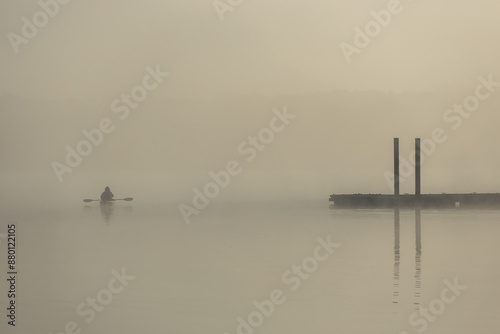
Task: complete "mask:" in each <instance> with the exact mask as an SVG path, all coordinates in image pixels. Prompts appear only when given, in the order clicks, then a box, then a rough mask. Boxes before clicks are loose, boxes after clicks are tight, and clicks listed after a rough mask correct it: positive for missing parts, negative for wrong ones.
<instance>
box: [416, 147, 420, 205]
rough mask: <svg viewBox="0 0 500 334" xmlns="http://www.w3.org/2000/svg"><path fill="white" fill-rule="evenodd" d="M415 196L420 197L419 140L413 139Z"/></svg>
mask: <svg viewBox="0 0 500 334" xmlns="http://www.w3.org/2000/svg"><path fill="white" fill-rule="evenodd" d="M415 195H416V196H419V195H420V138H415Z"/></svg>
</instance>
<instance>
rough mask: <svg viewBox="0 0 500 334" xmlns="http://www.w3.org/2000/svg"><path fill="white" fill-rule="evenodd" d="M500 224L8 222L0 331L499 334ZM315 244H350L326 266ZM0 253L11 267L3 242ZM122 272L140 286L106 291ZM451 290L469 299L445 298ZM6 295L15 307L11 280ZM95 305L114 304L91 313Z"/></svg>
mask: <svg viewBox="0 0 500 334" xmlns="http://www.w3.org/2000/svg"><path fill="white" fill-rule="evenodd" d="M499 218H500V212H498V211H457V210H448V211H421V212H415V211H410V210H401V211H400V212H399V213H398V212H394V211H391V210H333V209H331V208H329V206H328V203H246V204H233V205H229V204H218V205H213V206H211V207H209V208H207V209H206V210H204V211H203V212H201V214H200V215H199V216H194V217H193V219H192V223H191V224H190V225H186V224H185V223H184V222H183V220H182V217H181V215H180V213H179V211H178V209H177V207H176V206H174V205H146V204H141V203H133V204H130V205H129V203H125V202H124V203H117V205H115V207H114V208H112V209H105V210H102V209H101V208H100V207H99V205H98V204H94V203H93V204H92V205H89V206H86V207H84V206H74V207H67V208H57V209H56V208H54V209H37V210H32V211H15V210H10V211H9V210H6V211H4V213H3V222H2V225H1V226H0V233H6V231H7V224H8V223H11V222H16V224H17V238H18V239H17V240H18V244H17V246H18V272H19V277H18V310H17V312H18V318H17V326H16V328H15V329H13V328H11V327H10V326H7V325H6V322H7V321H6V320H5V318H6V317H5V316H2V318H3V319H4V320H2V323H1V324H0V328H2V333H4V332H5V330H9V332H12V333H54V334H55V333H61V332H64V331H65V326H66V324H67V323H70V322H74V323H76V324H77V325H78V328H79V329H81V330H82V333H88V334H101V333H106V332H109V333H125V334H128V333H130V334H132V333H134V334H136V333H186V334H188V333H189V334H190V333H220V334H224V333H226V332H227V333H230V334H233V333H238V330H239V332H240V333H247V334H248V333H262V334H270V333H300V334H302V333H308V334H309V333H318V334H320V333H384V334H387V333H397V334H399V333H401V332H407V333H419V332H420V331H425V332H426V333H464V334H465V333H467V334H468V333H473V332H480V333H495V334H496V333H498V330H499V328H500V320H499V319H500V317H498V313H499V311H500V306H499V305H500V304H499V298H500V288H499V286H498V282H499V279H500V270H499V266H500V260H499V258H498V254H499V251H500V243H499V242H498V237H499V236H500V223H499ZM318 238H321V239H322V240H325V241H326V240H328V238H330V239H331V241H332V242H333V243H337V244H339V245H340V246H339V247H338V248H336V249H334V250H333V252H332V254H329V253H327V251H325V250H324V249H323V248H321V250H320V251H321V252H320V253H318V252H319V251H317V254H320V255H321V258H322V260H321V261H318V260H314V254H315V250H316V249H317V248H318V246H319V245H320V244H319V243H318ZM0 247H2V257H4V255H3V254H5V250H6V246H5V240H3V242H2V244H0ZM4 258H5V257H4ZM4 262H6V261H4ZM294 265H296V266H301V271H300V272H298V271H295V272H294V271H293V270H294V269H293V266H294ZM303 266H306V267H307V268H308V271H305V269H304V268H303ZM2 267H3V268H5V265H2ZM113 270H116V271H118V272H121V271H122V270H124V271H125V273H126V274H127V275H130V276H134V277H135V278H133V279H129V280H128V281H126V284H127V285H126V286H124V287H123V289H121V291H120V292H113V293H109V292H106V291H103V290H109V283H110V280H112V279H113V277H114V275H113V272H112V271H113ZM5 272H6V270H5ZM446 281H448V283H446ZM114 283H115V288H117V287H118V285H119V284H118V283H117V282H114ZM453 284H459V285H460V286H461V288H460V289H459V290H458V292H456V293H454V292H453V291H452V290H450V289H449V288H448V290H446V291H445V292H444V297H443V290H444V289H446V288H447V287H448V285H453ZM0 287H1V289H2V291H3V292H2V293H1V296H2V299H1V303H2V305H6V298H5V295H6V291H7V285H6V282H2V284H1V285H0ZM465 287H466V288H465ZM273 291H274V293H280V298H279V301H280V304H279V305H278V304H273V306H272V309H269V308H268V309H267V312H268V317H266V316H259V314H257V313H256V312H258V309H257V307H256V305H255V304H254V301H258V302H260V303H262V302H263V301H265V300H269V299H270V298H271V294H272V292H273ZM98 297H99V298H100V299H98ZM88 298H90V300H92V299H94V298H95V300H96V301H97V303H99V300H101V301H102V302H104V304H106V305H102V304H98V305H97V308H98V309H99V310H97V309H95V310H93V311H91V310H92V308H91V306H89V305H90V304H88V303H89V299H88ZM443 298H445V299H446V302H445V301H443ZM451 300H453V301H451ZM82 303H83V305H82ZM264 304H265V302H264ZM265 305H268V306H269V304H265ZM78 307H80V313H77V308H78ZM2 308H3V307H2ZM3 309H4V308H3ZM419 310H420V311H419ZM422 310H427V312H425V311H422ZM414 312H417V313H414ZM419 312H422V313H419ZM4 313H5V312H4ZM82 313H83V315H82ZM92 313H93V316H91V315H90V314H92ZM239 317H241V319H243V321H244V322H245V323H246V324H245V325H239V324H241V319H239ZM249 317H250V319H249ZM252 317H253V318H252ZM250 323H253V324H254V325H256V326H255V328H254V327H253V326H252V325H249V324H250ZM238 326H240V328H239V329H238ZM241 326H243V327H241Z"/></svg>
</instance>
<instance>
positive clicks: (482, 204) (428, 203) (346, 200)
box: [330, 193, 500, 209]
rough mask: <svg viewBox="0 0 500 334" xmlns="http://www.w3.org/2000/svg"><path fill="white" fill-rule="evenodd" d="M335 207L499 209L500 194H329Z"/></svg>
mask: <svg viewBox="0 0 500 334" xmlns="http://www.w3.org/2000/svg"><path fill="white" fill-rule="evenodd" d="M330 202H332V204H333V205H334V206H335V207H336V208H350V209H352V208H398V207H399V208H411V209H418V208H422V209H429V208H435V209H446V208H467V209H473V208H490V209H495V208H496V209H500V194H499V193H496V194H422V195H413V194H405V195H383V194H352V195H331V196H330Z"/></svg>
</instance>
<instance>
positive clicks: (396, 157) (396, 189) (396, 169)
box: [394, 138, 399, 196]
mask: <svg viewBox="0 0 500 334" xmlns="http://www.w3.org/2000/svg"><path fill="white" fill-rule="evenodd" d="M394 195H396V196H398V195H399V138H394Z"/></svg>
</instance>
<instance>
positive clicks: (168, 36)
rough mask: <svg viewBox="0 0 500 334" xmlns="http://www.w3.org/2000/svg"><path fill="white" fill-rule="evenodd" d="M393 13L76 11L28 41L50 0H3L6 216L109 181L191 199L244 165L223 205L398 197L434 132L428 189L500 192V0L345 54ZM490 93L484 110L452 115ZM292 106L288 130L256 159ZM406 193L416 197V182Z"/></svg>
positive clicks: (380, 4)
mask: <svg viewBox="0 0 500 334" xmlns="http://www.w3.org/2000/svg"><path fill="white" fill-rule="evenodd" d="M221 2H223V3H225V4H226V5H225V6H226V7H224V8H227V7H228V6H229V5H227V2H226V1H221ZM47 3H52V2H50V1H48V2H47ZM219 3H220V2H219ZM388 3H390V2H387V1H357V2H355V3H352V1H346V0H345V1H344V0H342V1H312V2H311V1H308V2H306V1H296V0H293V1H292V0H287V1H285V0H274V1H266V2H256V1H242V2H241V4H239V5H235V6H231V9H232V10H231V11H229V10H227V11H223V12H221V9H220V8H222V7H219V9H216V8H215V7H214V2H212V1H199V0H198V1H194V0H192V1H167V0H165V1H148V0H147V1H142V2H134V1H108V2H99V1H85V2H80V1H71V2H69V3H68V4H64V5H62V4H60V5H57V7H58V8H57V12H55V9H54V8H55V7H53V8H52V10H53V12H54V13H55V14H54V15H53V16H54V17H50V18H49V19H48V22H47V24H46V25H44V26H43V27H39V28H38V29H37V30H38V31H37V32H36V33H33V31H32V33H33V34H34V36H32V37H29V38H28V37H26V36H24V37H23V31H25V32H26V29H27V28H23V25H24V24H25V21H23V17H26V18H27V20H28V21H31V22H33V15H34V14H36V13H37V12H39V11H40V10H41V7H40V4H39V3H38V2H37V1H25V2H22V3H11V2H3V3H1V4H0V16H1V21H0V31H1V32H2V33H3V35H4V36H5V37H6V38H3V39H2V41H1V42H0V43H1V48H0V61H1V62H0V75H1V77H2V78H3V80H1V82H0V94H1V96H0V119H1V122H0V140H1V143H2V145H1V146H0V169H1V179H2V184H3V186H2V189H1V190H0V191H1V192H0V197H1V199H2V202H3V205H6V203H9V205H12V204H20V203H24V204H25V203H27V202H28V203H30V204H31V205H36V204H37V203H38V204H40V203H48V202H59V201H65V202H71V203H77V202H78V203H81V199H83V198H97V197H96V196H98V195H99V194H100V192H101V191H102V190H103V189H104V187H105V186H110V187H111V189H112V190H113V191H114V193H115V195H116V196H117V197H126V196H133V197H134V198H135V200H137V201H143V202H159V203H162V202H166V203H172V204H178V203H181V202H185V203H190V201H191V200H192V198H193V194H194V193H193V189H195V188H198V189H203V187H204V186H205V185H206V184H207V183H209V182H211V181H213V180H212V178H211V177H210V176H209V173H210V172H215V173H217V172H219V171H221V170H225V169H226V167H227V164H228V163H229V162H230V161H233V160H234V161H237V162H238V163H239V167H240V169H241V172H240V173H238V175H236V176H233V177H231V179H230V181H229V184H228V185H227V187H225V188H223V189H221V190H220V194H219V195H217V196H216V197H217V198H216V199H214V201H221V202H224V201H235V200H236V201H247V200H292V199H293V200H324V201H327V199H328V195H329V194H332V193H365V192H366V193H368V192H372V193H390V192H391V191H392V190H391V187H390V182H388V181H387V179H386V177H385V176H384V173H386V172H390V171H392V166H393V162H392V139H393V138H394V137H399V138H400V142H401V155H402V157H404V158H405V159H407V160H409V159H410V156H411V152H412V150H413V140H414V138H416V137H420V138H422V140H425V139H428V138H432V133H433V131H434V130H435V129H441V130H442V131H441V133H442V136H441V137H442V138H444V137H446V140H444V141H443V142H441V143H435V144H436V145H435V148H434V149H430V148H428V150H429V152H431V153H429V154H428V156H425V160H426V161H424V165H423V166H422V192H424V193H425V192H429V193H431V192H432V193H441V192H498V189H500V180H499V178H498V169H499V167H500V159H499V157H498V155H497V154H496V152H497V146H498V145H497V143H498V142H499V140H500V134H499V131H498V124H499V120H500V116H499V115H498V110H499V107H500V97H499V95H500V94H499V92H498V91H496V90H497V89H498V88H499V87H498V85H496V86H495V84H493V85H490V86H489V88H488V87H485V86H484V82H485V81H484V80H486V81H487V80H488V77H490V79H491V81H493V82H498V81H500V68H499V67H500V65H499V63H498V59H500V46H499V45H498V43H497V41H498V40H499V37H500V36H499V34H500V21H498V18H497V13H498V9H500V5H499V3H498V2H496V1H482V2H480V3H472V2H470V1H462V0H461V1H457V0H454V1H451V0H443V1H439V2H428V1H413V2H409V1H401V2H400V5H399V7H398V13H397V14H393V15H392V16H391V18H390V21H387V18H386V21H385V22H386V24H385V25H386V26H382V27H381V30H380V33H379V34H377V35H376V36H374V37H372V38H370V42H369V45H367V46H366V47H362V48H358V51H357V52H356V53H352V54H350V56H349V57H346V54H345V53H344V52H343V51H342V49H341V45H342V44H341V43H348V44H350V45H352V46H354V47H355V46H356V43H355V39H356V37H355V35H356V32H355V28H356V27H360V28H361V29H364V27H365V25H366V24H367V23H368V22H371V21H373V20H375V19H374V16H373V14H372V11H375V12H376V13H380V11H381V10H385V11H387V8H388ZM218 11H219V13H218ZM221 17H222V18H223V20H221ZM23 29H24V30H23ZM28 30H29V29H28ZM12 33H14V34H16V35H17V36H18V37H16V38H17V39H15V41H20V40H21V39H22V40H23V42H22V43H21V42H12V41H13V38H14V37H12V36H14V35H12ZM9 34H10V35H9ZM9 36H10V37H9ZM358 46H359V45H358ZM347 58H349V59H347ZM155 71H156V79H157V80H156V83H157V85H156V83H155V76H154V75H152V74H151V73H152V72H155ZM167 72H168V75H167V74H166V73H167ZM158 73H162V74H158ZM147 75H149V80H148V81H146V82H147V84H148V85H149V86H152V85H153V83H155V84H154V86H155V87H154V89H149V88H148V90H147V91H146V92H147V96H145V97H144V99H143V100H141V101H140V103H137V105H136V106H134V107H130V105H127V104H126V103H125V102H123V101H120V106H121V108H122V109H120V110H118V108H117V105H114V107H113V102H114V101H116V100H117V99H118V100H120V99H121V98H122V97H123V96H124V95H123V94H129V95H130V94H131V91H132V90H133V88H134V87H136V86H141V85H144V78H145V76H147ZM480 77H482V78H483V81H481V80H480V79H479V78H480ZM482 83H483V87H482V89H481V90H480V92H481V94H482V95H481V96H485V94H487V95H488V96H487V98H484V99H481V101H480V104H479V105H478V106H477V108H474V111H472V112H463V113H462V114H459V113H458V112H453V113H449V114H447V110H448V109H450V108H453V107H454V105H455V104H462V103H464V100H466V99H467V98H468V97H470V96H475V94H477V89H476V88H477V87H478V85H481V84H482ZM127 109H128V110H127ZM273 110H274V111H273ZM285 110H286V113H288V115H290V118H289V119H287V120H286V122H284V123H283V126H284V128H283V130H282V131H280V132H274V133H273V137H272V139H269V137H267V139H268V140H269V143H268V144H266V145H264V146H265V148H262V149H255V156H253V154H251V153H249V152H250V151H248V150H247V151H246V152H247V153H246V154H242V153H241V151H244V149H245V148H249V147H250V146H251V145H250V144H247V146H243V149H242V148H241V146H240V145H243V143H245V142H248V141H249V136H258V134H259V133H261V131H262V130H263V129H264V128H270V122H271V120H272V119H273V118H275V117H277V116H276V115H277V112H278V113H281V115H283V113H284V112H285ZM292 116H293V117H294V118H292ZM451 117H455V118H454V119H453V120H452V119H451ZM457 117H458V118H457ZM106 118H107V119H109V120H110V121H111V122H112V125H113V130H112V131H110V133H108V134H104V135H103V138H102V140H101V139H100V140H99V144H98V145H93V146H92V148H91V152H90V153H89V154H88V155H87V156H85V157H83V158H82V161H81V163H80V164H78V166H77V167H74V168H71V169H72V171H71V172H65V173H63V174H62V175H60V177H58V176H57V173H56V172H55V171H54V162H58V163H61V164H65V165H67V162H66V160H65V159H66V156H67V150H66V147H67V146H69V147H71V148H72V149H75V150H76V149H77V145H78V143H79V142H81V141H82V140H87V139H88V138H86V137H85V135H84V134H83V133H82V131H83V130H87V131H92V130H93V129H97V128H99V126H100V122H101V121H102V120H103V119H106ZM286 123H289V124H286ZM276 124H277V123H276ZM280 124H281V123H280ZM108 125H109V124H108ZM280 129H281V127H280ZM268 134H269V133H268ZM96 138H97V137H96ZM96 140H97V139H96ZM261 144H262V143H261ZM239 147H240V150H238V148H239ZM251 157H252V158H253V159H251V161H248V160H249V159H250V158H251ZM401 191H402V192H408V193H411V192H413V191H414V188H413V179H412V175H409V176H408V177H407V178H406V180H404V182H403V183H402V185H401Z"/></svg>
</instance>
